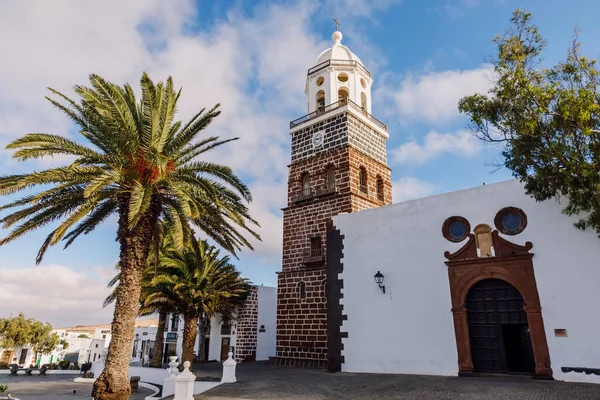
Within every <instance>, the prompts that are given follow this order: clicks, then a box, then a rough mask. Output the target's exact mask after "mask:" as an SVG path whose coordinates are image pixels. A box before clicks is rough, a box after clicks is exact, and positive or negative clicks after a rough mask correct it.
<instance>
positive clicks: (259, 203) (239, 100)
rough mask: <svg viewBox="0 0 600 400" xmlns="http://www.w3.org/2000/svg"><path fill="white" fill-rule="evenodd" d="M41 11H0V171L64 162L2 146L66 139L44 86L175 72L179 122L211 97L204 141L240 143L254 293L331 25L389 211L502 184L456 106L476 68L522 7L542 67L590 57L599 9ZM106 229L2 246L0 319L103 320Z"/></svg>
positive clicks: (496, 5)
mask: <svg viewBox="0 0 600 400" xmlns="http://www.w3.org/2000/svg"><path fill="white" fill-rule="evenodd" d="M49 3H50V2H44V1H41V0H40V1H34V2H33V3H32V4H34V6H32V5H31V4H30V3H27V4H25V3H24V2H21V1H17V0H13V1H5V2H1V3H0V48H2V49H7V50H5V51H4V54H5V55H9V57H8V59H9V60H10V62H8V63H6V62H3V63H0V76H2V77H3V79H1V80H0V146H1V148H2V150H0V168H2V171H3V173H12V172H18V171H26V170H32V169H40V168H44V167H48V166H51V165H57V164H61V163H64V162H66V161H67V160H57V159H54V160H45V161H38V162H28V163H23V164H20V163H19V164H18V163H15V161H14V160H11V159H10V153H9V152H7V151H6V150H4V146H5V145H6V143H8V142H9V141H10V140H13V139H14V138H16V137H18V136H20V135H22V134H25V133H28V132H51V133H59V134H64V135H69V136H72V135H74V132H73V131H72V127H71V126H70V125H69V124H68V121H67V120H66V119H65V118H63V117H62V115H61V114H59V113H58V112H57V111H56V110H55V109H53V108H52V107H51V105H50V104H49V103H48V102H47V101H45V100H44V98H43V96H44V95H46V94H47V91H46V87H48V86H51V87H54V88H56V89H58V90H61V91H63V92H66V93H70V87H71V86H72V85H73V84H85V83H86V77H87V75H88V74H89V73H91V72H95V73H99V74H100V75H102V76H104V77H105V78H107V79H109V80H112V81H114V82H118V83H124V82H130V83H132V84H133V85H134V86H136V84H137V82H138V80H139V77H140V75H141V72H142V71H144V70H145V71H148V72H149V73H150V74H151V75H152V77H153V78H154V79H155V80H159V79H160V80H162V79H165V78H166V77H167V76H168V75H172V76H173V78H174V80H175V84H176V85H177V86H182V87H183V94H182V100H181V107H180V116H181V118H187V117H188V116H190V115H191V114H192V113H193V112H194V111H196V110H198V109H200V108H202V107H205V106H206V107H210V106H212V105H213V104H215V103H217V102H220V103H222V109H223V114H222V115H221V116H220V117H219V118H218V121H216V122H215V123H214V125H213V126H211V127H210V129H209V133H210V134H218V135H221V136H223V137H231V136H239V137H240V138H241V139H240V140H239V141H237V142H234V143H233V144H231V145H228V146H227V148H224V149H222V150H221V151H219V152H217V153H215V154H213V155H212V157H213V159H214V160H217V161H219V162H222V163H225V164H228V165H231V166H232V167H233V168H234V170H235V172H236V173H238V174H239V175H240V176H241V177H242V178H243V179H244V181H245V182H247V183H248V184H249V186H250V187H251V189H252V191H253V194H254V198H255V200H254V202H253V203H252V205H251V207H252V210H253V215H254V216H255V218H257V219H258V220H259V222H260V223H261V225H262V229H261V235H262V237H263V242H262V243H256V250H255V251H254V252H244V253H243V254H242V256H241V257H240V260H239V261H238V262H237V266H238V268H239V269H240V270H241V271H242V272H243V274H244V275H245V276H247V277H248V278H250V279H251V280H252V281H253V282H254V283H258V284H265V285H275V283H276V275H275V272H276V271H277V270H279V269H280V259H281V255H280V247H281V217H282V213H281V211H280V209H281V208H282V207H284V206H285V205H286V204H285V201H286V185H287V165H288V164H289V161H290V155H289V145H290V137H289V134H288V127H289V121H290V120H293V119H295V118H298V117H300V116H302V115H304V114H306V109H305V104H306V102H305V97H304V81H305V78H306V70H307V69H308V68H310V67H311V66H313V64H314V62H315V60H316V57H317V56H318V54H319V53H320V52H321V51H323V50H324V49H326V48H327V47H329V46H330V44H331V34H332V32H333V30H334V23H333V21H332V18H333V17H337V18H338V19H339V20H340V22H341V26H340V30H341V31H342V33H343V34H344V39H343V41H342V42H343V44H345V45H347V46H349V47H350V48H351V49H352V51H353V52H355V53H356V54H357V55H358V56H359V57H360V58H361V59H362V61H363V63H364V64H365V66H366V67H367V68H368V69H369V70H371V72H372V73H373V77H374V91H373V94H372V96H373V114H374V115H375V116H376V117H378V118H379V119H381V120H383V121H384V122H385V123H386V124H387V125H388V127H389V132H390V139H389V141H388V161H389V164H390V166H391V168H392V169H393V172H392V179H393V184H394V201H396V202H397V201H402V200H408V199H412V198H418V197H423V196H429V195H433V194H438V193H444V192H448V191H453V190H458V189H463V188H468V187H473V186H477V185H480V184H482V183H483V182H488V183H491V182H497V181H501V180H505V179H509V178H510V174H509V173H508V172H507V171H504V170H500V171H497V172H495V173H493V174H492V172H493V171H494V170H495V168H494V167H493V166H492V165H491V164H492V163H493V162H494V161H498V160H499V157H500V149H499V148H497V147H491V146H486V145H483V144H482V143H479V142H478V141H477V140H476V139H474V138H473V137H472V136H471V135H470V133H469V132H468V131H467V130H466V120H465V118H464V117H463V116H460V115H459V114H458V112H457V110H456V103H457V101H458V99H459V98H460V97H462V96H464V95H467V94H470V93H474V92H477V91H478V92H485V90H487V88H488V87H489V85H490V83H489V76H490V75H489V73H490V67H489V65H486V63H485V60H486V59H487V57H488V56H490V55H493V53H494V47H493V43H492V39H493V37H494V36H495V35H496V34H499V33H501V32H502V31H503V30H504V29H505V28H506V27H507V26H508V20H509V18H510V16H511V13H512V11H513V10H515V9H516V8H519V7H520V8H524V9H526V10H528V11H531V12H533V14H534V22H535V23H536V24H537V25H538V26H539V27H540V30H541V33H542V35H543V36H544V37H545V38H546V39H547V41H548V46H547V48H546V50H545V53H544V56H545V59H546V62H547V63H548V64H550V63H553V62H556V61H557V60H559V59H561V58H562V57H563V56H564V54H565V51H566V48H567V46H568V45H569V43H570V40H571V37H572V34H573V29H574V27H575V26H577V27H578V28H579V30H580V40H581V41H582V42H583V52H584V53H585V54H587V55H588V56H591V57H596V56H597V55H598V52H599V50H600V49H599V46H600V45H599V44H598V42H597V40H595V39H596V38H597V37H600V26H599V25H598V24H597V21H596V16H597V15H598V13H599V12H600V3H598V2H596V1H592V0H577V1H575V2H566V1H558V0H545V1H537V0H530V1H524V0H404V1H394V0H346V1H333V0H321V1H310V2H309V1H259V2H251V1H241V0H239V1H218V2H213V1H207V0H202V1H195V2H194V1H188V0H177V1H173V2H161V1H159V0H148V1H141V0H140V1H128V2H122V1H121V2H117V1H112V0H111V1H104V2H102V6H101V7H100V6H99V4H100V3H89V2H77V3H75V2H70V1H56V2H52V4H49ZM7 200H8V199H6V198H3V199H0V203H4V202H6V201H7ZM115 226H116V224H115V221H114V220H112V221H109V222H108V223H106V224H105V226H103V227H101V228H99V229H98V230H97V231H95V232H93V233H92V234H90V235H88V236H87V237H85V238H82V239H81V240H79V241H78V242H76V243H75V244H74V245H73V246H72V247H71V248H70V249H68V250H67V251H62V249H61V248H59V247H56V248H53V249H51V250H50V251H49V252H48V254H47V256H46V258H45V260H44V261H43V263H42V264H41V266H39V267H36V266H35V265H34V259H35V255H36V253H37V249H38V247H39V245H40V244H41V242H42V241H43V238H44V237H45V235H46V234H47V233H48V232H49V230H50V229H48V230H42V231H40V232H36V233H35V234H32V235H29V236H28V237H25V238H23V239H21V240H19V241H17V242H14V243H12V244H10V245H7V246H5V247H2V248H0V260H1V261H0V304H2V305H1V306H0V316H3V315H7V314H9V313H11V312H12V313H17V312H18V311H20V310H23V311H25V312H26V313H27V314H28V315H30V316H32V317H36V318H41V319H46V320H49V321H50V322H52V323H54V324H55V325H65V324H75V323H96V322H108V321H109V320H110V316H111V310H110V309H104V310H103V309H101V307H100V302H101V299H102V298H103V296H104V295H105V294H106V289H105V288H104V286H105V284H106V282H107V280H108V278H109V277H110V276H111V275H112V273H113V271H112V266H113V265H114V263H115V262H116V260H117V256H118V246H117V244H116V243H115V241H114V236H115V235H114V233H115ZM5 234H6V232H2V235H3V236H4V235H5ZM13 296H20V299H21V300H20V301H19V304H20V306H19V308H17V307H16V306H15V305H14V304H15V303H14V302H13V301H12V300H13V299H14V297H13ZM48 299H52V300H51V301H48Z"/></svg>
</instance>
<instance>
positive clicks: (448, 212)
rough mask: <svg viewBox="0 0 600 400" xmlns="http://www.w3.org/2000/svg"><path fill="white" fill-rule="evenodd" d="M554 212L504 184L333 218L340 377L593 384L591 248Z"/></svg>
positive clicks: (596, 255)
mask: <svg viewBox="0 0 600 400" xmlns="http://www.w3.org/2000/svg"><path fill="white" fill-rule="evenodd" d="M562 207H564V204H559V203H558V202H556V201H554V200H549V201H545V202H542V203H537V202H536V201H535V200H534V199H532V198H531V197H530V196H528V195H526V194H525V190H524V188H523V186H522V184H521V183H520V182H518V181H517V180H510V181H506V182H501V183H497V184H491V185H484V186H480V187H476V188H473V189H468V190H461V191H457V192H452V193H446V194H442V195H438V196H432V197H428V198H423V199H419V200H414V201H409V202H404V203H398V204H393V205H389V206H386V207H381V208H376V209H372V210H367V211H361V212H358V213H352V214H345V215H338V216H336V217H334V218H333V225H334V226H335V229H334V230H332V231H331V232H330V234H329V235H330V236H331V237H332V239H331V240H330V242H329V246H328V251H329V252H330V256H329V257H328V260H331V263H330V265H328V267H329V268H331V269H335V270H336V271H335V272H337V280H336V281H335V282H334V280H332V281H330V282H328V284H329V286H330V287H331V288H332V290H333V291H335V290H336V289H337V290H339V292H340V293H343V295H342V296H339V297H341V298H339V299H338V301H337V302H336V301H334V303H336V304H332V305H331V306H332V307H333V306H336V305H337V307H335V308H336V310H335V311H336V312H337V313H339V314H340V317H341V318H339V320H341V321H342V323H341V325H340V328H339V330H338V332H339V340H340V341H341V344H342V346H341V349H342V350H341V352H340V354H339V355H340V356H341V357H342V363H341V370H342V371H348V372H379V373H406V374H428V375H450V376H452V375H454V376H456V375H467V376H471V375H478V374H481V373H486V372H487V373H521V374H530V375H532V376H533V377H536V378H554V379H559V380H565V381H588V382H597V383H600V376H599V375H600V343H599V342H598V334H597V332H598V328H600V320H599V319H598V318H597V316H598V304H600V291H598V290H597V287H598V282H600V268H598V266H599V265H600V264H599V261H598V260H600V242H599V240H600V239H598V237H597V235H596V234H595V233H594V232H593V231H589V230H588V231H581V230H579V229H577V228H575V227H574V226H573V223H574V222H575V221H576V220H577V219H576V218H574V217H568V216H565V215H564V214H562V213H561V209H562ZM336 257H338V260H334V258H336ZM332 272H333V271H332ZM333 275H336V274H333V273H332V274H330V276H333ZM375 275H378V276H377V277H378V278H379V279H378V280H379V281H382V282H381V284H378V283H377V282H376V281H375V279H374V277H375ZM380 286H381V287H380ZM334 297H335V296H334ZM330 298H332V297H330ZM330 320H331V318H330ZM333 320H337V319H336V318H333ZM330 328H331V329H334V330H335V326H330Z"/></svg>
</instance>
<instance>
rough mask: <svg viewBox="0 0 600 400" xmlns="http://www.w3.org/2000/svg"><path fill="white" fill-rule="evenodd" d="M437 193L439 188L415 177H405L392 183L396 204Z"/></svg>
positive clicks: (393, 197)
mask: <svg viewBox="0 0 600 400" xmlns="http://www.w3.org/2000/svg"><path fill="white" fill-rule="evenodd" d="M436 191H437V187H436V186H435V185H434V184H432V183H429V182H425V181H422V180H420V179H417V178H413V177H404V178H401V179H400V180H397V181H395V182H393V183H392V199H393V202H394V203H400V202H403V201H408V200H413V199H419V198H421V197H426V196H430V195H432V194H435V193H436Z"/></svg>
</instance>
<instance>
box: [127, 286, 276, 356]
mask: <svg viewBox="0 0 600 400" xmlns="http://www.w3.org/2000/svg"><path fill="white" fill-rule="evenodd" d="M276 324H277V288H275V287H268V286H252V287H251V291H250V294H249V296H248V298H247V299H246V301H245V302H244V304H243V305H242V306H241V307H240V308H239V309H238V311H237V312H236V314H235V315H233V316H232V318H231V319H228V318H224V317H223V316H222V315H221V314H217V315H216V316H214V317H213V318H212V319H211V321H210V326H209V329H208V331H207V335H206V339H205V342H204V349H205V350H204V351H205V357H206V359H205V360H206V361H224V360H225V359H227V353H228V352H229V351H231V352H233V353H234V357H235V358H236V360H237V361H238V362H241V361H259V360H268V359H269V357H270V356H273V355H274V354H275V328H276ZM152 332H153V333H152ZM152 332H150V331H148V330H144V329H136V332H135V339H134V343H133V344H132V360H131V361H132V362H140V361H142V362H144V360H145V358H144V356H145V355H146V356H148V358H152V349H153V347H154V340H155V337H156V329H154V330H153V331H152ZM199 346H200V336H199V332H198V337H197V339H196V346H195V354H196V357H198V355H199V354H200V351H199V348H200V347H199ZM182 350H183V317H182V316H178V315H173V314H170V315H169V316H168V318H167V329H166V330H165V336H164V348H163V360H162V363H163V364H165V363H168V357H169V356H177V358H178V360H181V354H182ZM198 361H204V360H198Z"/></svg>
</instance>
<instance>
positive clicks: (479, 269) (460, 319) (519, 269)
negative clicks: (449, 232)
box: [444, 231, 552, 379]
mask: <svg viewBox="0 0 600 400" xmlns="http://www.w3.org/2000/svg"><path fill="white" fill-rule="evenodd" d="M492 241H493V244H494V250H495V256H492V257H479V256H478V255H477V247H476V243H475V236H474V235H473V234H470V235H469V240H468V242H467V244H465V245H464V246H463V247H462V248H461V249H460V250H458V251H457V252H456V253H453V254H450V253H449V252H446V253H445V254H444V255H445V256H446V258H447V259H448V260H449V261H446V262H445V264H446V265H447V266H448V278H449V281H450V295H451V299H452V314H453V317H454V332H455V336H456V347H457V351H458V374H459V376H473V375H474V368H473V360H472V354H471V343H470V339H469V325H468V321H467V309H466V308H465V301H466V297H467V293H468V292H469V290H470V289H471V287H472V286H473V285H474V284H475V283H477V282H479V281H481V280H483V279H502V280H504V281H506V282H508V283H510V284H511V285H513V286H514V287H515V288H516V289H517V290H518V291H519V292H520V293H521V295H522V296H523V300H524V301H525V306H524V307H523V310H524V311H525V313H526V314H527V323H528V325H529V332H530V335H531V345H532V347H533V356H534V360H535V375H534V377H535V378H540V379H552V368H551V364H550V353H549V351H548V342H547V341H546V331H545V329H544V320H543V318H542V307H541V304H540V298H539V294H538V290H537V284H536V281H535V275H534V272H533V260H532V258H533V253H530V252H529V250H530V249H531V248H532V247H533V245H532V244H531V242H527V243H526V244H525V246H520V245H517V244H514V243H511V242H508V241H507V240H505V239H503V238H501V237H500V236H499V234H498V231H494V232H493V233H492Z"/></svg>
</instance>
